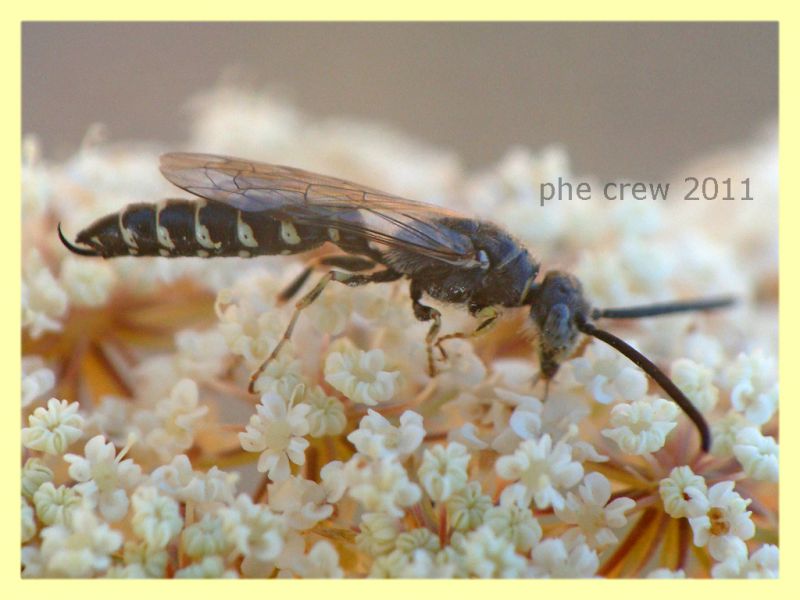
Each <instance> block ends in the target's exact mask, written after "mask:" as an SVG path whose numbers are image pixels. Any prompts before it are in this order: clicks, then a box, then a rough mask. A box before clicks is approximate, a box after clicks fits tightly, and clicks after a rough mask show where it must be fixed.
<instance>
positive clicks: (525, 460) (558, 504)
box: [495, 434, 583, 508]
mask: <svg viewBox="0 0 800 600" xmlns="http://www.w3.org/2000/svg"><path fill="white" fill-rule="evenodd" d="M495 470H496V471H497V474H498V475H500V477H502V478H503V479H510V480H514V481H516V480H519V483H517V484H514V485H511V486H509V487H508V488H506V489H505V490H504V491H503V494H504V495H505V494H516V493H519V492H521V493H522V497H523V498H524V500H523V501H524V503H525V504H526V505H527V504H529V503H530V501H531V499H533V501H534V502H535V504H536V506H537V507H538V508H548V507H550V506H552V507H554V508H562V507H563V506H564V496H563V495H562V494H561V492H560V491H559V490H562V489H566V488H570V487H572V486H573V485H575V484H576V483H578V482H579V481H580V480H581V477H583V467H582V466H581V464H580V463H578V462H575V461H573V460H572V449H571V448H570V446H569V444H567V443H566V442H564V441H563V440H562V441H559V442H557V443H556V445H555V447H554V446H553V442H552V440H551V439H550V435H549V434H544V435H543V436H542V437H541V438H539V439H538V440H525V441H524V442H522V443H521V444H520V445H519V447H518V448H517V449H516V450H515V451H514V454H512V455H509V456H501V457H500V458H499V459H497V462H496V463H495Z"/></svg>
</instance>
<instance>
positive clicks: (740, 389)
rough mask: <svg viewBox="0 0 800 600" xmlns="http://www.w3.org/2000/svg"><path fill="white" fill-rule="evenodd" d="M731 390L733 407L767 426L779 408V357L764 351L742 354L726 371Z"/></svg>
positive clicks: (754, 423)
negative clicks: (776, 360) (777, 361)
mask: <svg viewBox="0 0 800 600" xmlns="http://www.w3.org/2000/svg"><path fill="white" fill-rule="evenodd" d="M725 383H726V384H727V386H728V388H729V389H730V390H731V406H733V408H735V409H736V410H738V411H739V412H741V413H743V414H744V416H745V417H746V418H747V420H748V421H750V423H752V424H753V425H763V424H764V423H766V422H767V421H769V420H770V419H771V418H772V415H773V414H775V411H776V410H777V408H778V382H777V375H776V364H775V359H774V358H772V357H768V356H766V355H765V354H764V352H762V351H761V350H756V351H755V352H752V353H751V354H740V355H739V356H738V357H737V358H736V363H735V364H733V365H731V367H730V368H728V370H727V371H726V372H725Z"/></svg>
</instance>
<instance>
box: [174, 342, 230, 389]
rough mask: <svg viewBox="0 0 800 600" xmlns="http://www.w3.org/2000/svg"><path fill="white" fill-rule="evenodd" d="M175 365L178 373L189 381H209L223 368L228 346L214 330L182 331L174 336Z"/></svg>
mask: <svg viewBox="0 0 800 600" xmlns="http://www.w3.org/2000/svg"><path fill="white" fill-rule="evenodd" d="M175 348H176V350H177V352H176V353H175V363H176V367H177V370H178V372H179V373H180V374H181V375H183V376H184V377H189V378H190V379H196V380H203V379H211V378H213V377H215V376H217V375H219V374H220V373H221V372H222V370H223V369H224V368H225V360H224V359H225V357H227V356H228V346H227V344H226V343H225V337H224V336H223V335H222V334H221V333H220V332H219V331H217V330H216V329H209V330H207V331H194V330H191V329H184V330H182V331H179V332H178V333H177V334H175Z"/></svg>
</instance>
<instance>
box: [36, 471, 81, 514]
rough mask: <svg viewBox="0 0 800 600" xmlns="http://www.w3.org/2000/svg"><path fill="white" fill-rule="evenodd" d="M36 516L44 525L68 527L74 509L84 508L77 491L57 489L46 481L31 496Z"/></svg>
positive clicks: (66, 488) (68, 488)
mask: <svg viewBox="0 0 800 600" xmlns="http://www.w3.org/2000/svg"><path fill="white" fill-rule="evenodd" d="M33 504H34V505H35V506H36V515H37V516H38V517H39V520H40V521H41V522H42V523H44V524H45V525H55V524H59V525H69V524H70V519H71V518H72V515H73V514H74V512H75V510H76V509H79V508H83V507H85V504H86V503H85V500H84V498H83V496H81V495H80V493H79V492H78V490H76V489H75V488H70V487H67V486H65V485H60V486H58V487H56V486H54V485H53V484H52V483H51V482H49V481H47V482H45V483H43V484H42V485H41V486H39V489H38V490H36V493H35V494H34V495H33Z"/></svg>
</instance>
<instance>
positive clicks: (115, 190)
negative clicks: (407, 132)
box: [20, 88, 779, 578]
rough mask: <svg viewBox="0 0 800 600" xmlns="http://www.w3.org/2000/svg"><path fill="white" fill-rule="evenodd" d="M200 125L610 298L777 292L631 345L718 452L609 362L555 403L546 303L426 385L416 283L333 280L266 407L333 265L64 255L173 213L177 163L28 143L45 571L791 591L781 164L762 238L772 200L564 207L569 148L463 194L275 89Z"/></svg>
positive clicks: (30, 571)
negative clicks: (78, 242) (781, 429)
mask: <svg viewBox="0 0 800 600" xmlns="http://www.w3.org/2000/svg"><path fill="white" fill-rule="evenodd" d="M195 110H196V114H195V119H194V126H193V133H192V136H191V139H189V140H188V141H187V144H186V145H187V146H189V147H196V148H203V149H207V150H209V151H216V152H227V153H230V154H235V155H244V156H248V155H251V156H252V158H254V159H266V160H275V161H276V162H280V163H285V164H297V165H299V166H303V167H305V168H310V169H313V170H316V171H319V172H322V173H330V174H332V175H337V176H340V177H345V178H349V179H353V180H355V181H360V182H363V183H364V184H367V185H371V186H375V187H377V188H382V189H387V190H389V191H392V192H394V193H398V194H401V195H405V196H409V197H412V198H417V199H420V200H424V201H428V202H433V203H440V204H444V205H448V206H451V207H452V208H454V209H456V210H460V211H465V212H466V211H467V210H471V211H473V212H475V213H476V214H478V215H483V216H485V217H487V218H491V219H492V220H494V221H496V222H497V223H499V224H500V225H503V226H505V227H507V228H508V229H509V231H511V232H512V233H513V234H514V235H516V236H518V237H519V239H520V241H521V242H522V243H524V244H526V245H528V246H529V247H530V248H531V249H535V251H536V254H537V256H538V258H539V259H541V260H542V261H543V263H549V262H552V259H554V258H558V261H559V263H560V264H562V265H567V266H568V267H570V268H572V270H573V271H574V272H576V274H578V275H579V276H580V278H581V280H582V281H583V284H584V288H585V291H586V293H587V295H588V296H589V298H590V300H591V302H592V303H593V304H594V305H596V306H611V305H630V304H635V303H646V302H655V301H666V300H668V299H671V298H686V297H700V296H709V295H719V294H721V293H728V292H733V293H739V294H740V295H741V296H742V298H757V299H754V300H752V301H747V302H742V303H741V305H740V306H739V307H737V308H736V309H735V310H734V311H731V312H727V313H726V312H720V313H718V314H715V315H708V314H704V313H696V314H685V315H680V316H673V317H664V318H662V319H652V320H642V321H641V322H639V321H636V322H630V323H627V324H626V323H620V324H619V327H620V329H621V332H620V335H622V336H624V337H625V339H627V340H631V341H632V342H633V344H634V345H635V346H636V347H637V348H639V349H640V350H641V351H642V352H643V353H645V354H647V355H648V356H649V357H651V358H652V360H653V361H654V362H656V363H657V364H658V365H659V366H660V367H661V368H662V369H664V371H665V372H667V373H669V374H670V376H671V378H672V379H673V380H674V382H675V383H676V385H677V386H678V387H679V388H680V389H681V390H683V392H684V393H685V394H686V396H687V397H688V398H690V400H691V401H692V402H693V403H694V404H695V405H696V407H697V408H698V409H699V410H700V411H701V412H702V413H703V414H704V415H705V418H706V419H707V420H708V422H709V423H710V425H711V435H712V442H713V443H712V447H711V451H710V453H703V452H702V451H700V449H699V448H698V443H697V441H696V431H695V429H694V428H693V426H692V424H691V423H690V422H689V420H688V419H687V418H686V417H685V415H683V413H682V412H681V411H680V409H679V408H678V406H677V405H676V404H675V403H673V402H672V401H671V400H669V399H668V398H667V397H666V396H665V392H664V391H663V390H660V389H659V388H658V387H657V386H656V385H655V384H654V383H653V382H652V381H650V379H649V378H648V377H647V376H646V375H645V373H644V372H643V371H642V370H641V369H640V368H639V367H638V366H636V365H634V364H633V363H631V362H630V361H628V360H627V359H626V358H625V357H624V356H622V355H620V354H619V353H617V352H616V351H615V350H613V349H612V348H611V347H609V346H607V345H606V344H604V343H603V342H602V341H600V340H593V341H590V342H587V343H582V344H581V345H580V346H579V348H578V351H577V352H576V354H575V355H574V356H572V357H569V358H568V359H566V360H564V361H563V364H562V365H561V369H560V371H559V373H558V375H557V376H556V377H555V378H554V379H552V380H550V381H548V382H543V381H541V376H540V374H539V372H538V367H537V362H536V350H535V346H532V345H531V344H530V341H529V340H527V339H526V338H525V337H524V336H521V335H519V332H520V331H521V330H524V329H525V324H524V322H527V321H528V317H527V311H525V313H526V314H524V315H518V314H515V312H514V311H513V310H509V311H508V314H505V315H503V318H502V319H499V320H498V322H497V324H496V325H495V326H494V328H493V329H492V330H491V331H489V332H487V333H485V334H483V335H481V336H479V337H475V338H470V339H449V340H447V341H446V342H445V343H444V345H443V347H442V352H439V349H436V352H435V353H434V360H435V366H436V367H437V370H438V375H436V376H435V377H430V376H429V375H428V373H427V366H428V356H427V353H426V348H425V336H426V334H427V332H428V328H429V326H430V323H421V322H419V321H418V320H417V319H416V318H415V316H414V313H413V311H412V310H411V307H410V305H409V301H408V290H407V283H406V282H403V281H400V282H394V283H387V284H381V285H374V284H373V285H370V286H363V287H358V288H355V289H351V288H349V287H347V286H344V285H341V284H340V283H338V282H336V281H333V282H331V283H330V284H329V285H328V286H327V287H325V289H324V291H323V292H322V293H321V295H320V296H319V298H318V299H317V300H316V301H315V302H313V303H312V304H311V305H310V306H309V307H308V308H307V310H303V311H302V312H301V313H300V317H299V318H298V319H297V320H296V322H293V330H292V331H291V333H292V335H291V340H290V341H289V342H288V343H286V344H285V345H283V346H282V347H281V350H280V352H279V353H278V354H277V356H276V357H275V359H274V360H273V361H272V362H270V363H269V365H268V366H267V367H266V368H265V369H263V371H262V372H260V374H259V376H258V378H257V379H256V381H254V382H253V389H254V390H255V392H256V393H255V394H251V393H249V392H248V383H249V377H250V374H251V373H253V372H254V371H255V369H256V368H258V366H259V365H260V364H261V363H262V362H263V361H264V360H265V359H266V358H267V357H268V356H270V353H271V352H272V351H273V349H274V348H275V347H276V344H278V342H279V341H280V340H281V339H282V337H283V336H284V331H285V330H286V327H287V325H288V323H289V320H290V319H291V318H292V308H293V306H294V303H293V302H281V301H279V297H280V294H281V291H282V290H285V289H286V287H287V286H288V285H289V284H290V283H291V282H292V281H294V280H295V278H296V277H297V276H298V275H299V274H300V273H301V272H302V270H303V268H304V267H305V265H312V266H315V265H316V266H320V265H321V264H324V263H322V262H321V259H322V258H324V257H326V256H328V253H329V250H332V248H328V247H327V246H326V247H323V248H321V249H319V250H317V251H314V253H312V254H310V255H308V256H302V257H300V258H297V257H290V256H285V257H274V258H273V259H265V260H263V261H262V260H245V259H240V258H231V259H214V260H200V259H186V260H168V259H166V258H152V259H140V258H135V257H127V258H120V259H115V260H113V261H101V260H96V259H89V258H84V257H76V256H72V255H69V254H68V253H67V252H66V250H65V249H64V248H63V247H61V245H60V243H59V242H58V240H57V237H56V236H55V233H54V231H55V229H54V228H55V224H56V223H57V222H59V221H60V222H62V223H63V228H64V230H65V231H68V232H76V231H78V230H80V229H81V228H82V227H85V226H86V225H88V224H89V223H90V222H91V221H92V220H94V219H96V218H97V217H100V216H102V215H104V214H106V213H109V212H113V211H115V210H119V208H120V207H122V206H124V205H125V204H128V203H134V202H155V201H157V200H158V199H159V198H162V197H166V196H168V195H169V194H170V193H171V192H170V190H169V188H168V186H167V184H166V183H165V182H163V181H161V180H160V178H159V176H158V173H157V169H156V165H157V157H156V153H155V152H154V151H150V150H142V149H126V147H125V146H124V145H123V146H113V147H110V146H104V145H103V144H98V143H96V142H93V139H94V137H95V136H94V134H90V135H88V136H87V143H86V144H85V145H84V147H82V148H81V150H80V152H78V153H77V154H76V155H75V156H73V157H72V158H71V159H69V160H68V161H66V162H64V163H53V164H50V163H47V162H46V161H44V160H42V158H41V156H40V154H39V152H38V148H37V145H36V142H35V140H32V139H29V140H26V145H25V151H24V161H23V177H22V181H23V190H22V195H23V236H24V238H25V244H24V248H25V252H24V254H23V264H22V291H23V297H22V336H23V362H22V388H21V389H22V397H21V410H22V435H21V440H22V453H23V461H22V463H23V464H22V467H21V491H20V495H21V540H20V542H21V548H22V550H21V563H22V575H23V576H24V577H27V578H34V577H115V578H144V577H148V578H163V577H177V578H201V577H205V578H218V577H226V578H227V577H263V578H268V577H289V578H328V577H332V578H333V577H381V578H383V577H424V578H433V577H436V578H454V577H551V578H565V577H570V578H576V577H748V578H752V577H777V575H778V563H779V550H778V547H777V531H778V506H777V493H776V491H777V483H778V454H779V450H778V448H779V446H778V439H777V437H778V429H777V410H778V384H777V368H776V355H775V352H776V337H775V326H776V323H777V296H776V290H777V286H776V285H775V282H777V255H776V252H777V246H776V244H775V239H776V234H777V229H776V223H777V221H776V220H775V219H776V217H777V212H776V211H774V214H773V213H772V212H771V211H772V209H773V208H775V204H774V202H775V198H776V197H777V192H776V189H777V187H776V186H775V185H774V178H775V176H776V175H775V171H774V166H775V155H774V153H770V149H771V148H772V145H769V147H767V148H763V147H758V148H755V149H744V150H742V156H743V157H744V158H742V159H741V161H742V162H741V164H738V165H734V166H737V167H738V168H743V165H744V166H747V169H746V170H747V176H749V177H752V185H753V188H752V192H753V195H754V196H755V195H756V194H761V195H760V196H759V202H761V199H762V198H763V204H759V209H760V211H761V212H760V213H759V216H760V220H759V221H758V222H757V223H756V219H755V218H754V217H753V214H754V213H752V212H750V211H751V210H752V209H751V208H749V207H743V208H742V211H743V212H746V213H747V215H749V216H746V217H741V216H740V215H739V214H738V212H737V211H727V212H726V213H725V214H724V215H717V214H716V213H713V215H712V214H710V213H709V214H706V215H705V217H704V218H698V214H697V213H691V214H689V213H687V212H686V209H685V208H684V207H675V206H668V205H667V204H665V203H657V202H654V201H641V202H637V203H635V204H629V203H622V202H618V203H613V204H605V203H602V202H600V201H594V202H586V203H580V204H577V203H572V204H564V203H562V204H560V205H558V206H556V205H554V204H546V205H544V206H541V205H540V203H539V201H538V200H539V199H538V194H539V184H540V183H541V182H542V181H551V180H554V179H555V178H557V177H562V179H564V180H573V179H575V178H574V176H573V174H572V173H571V172H570V166H569V162H568V158H567V154H566V152H565V151H564V150H563V149H559V148H549V149H545V150H543V151H541V152H538V153H537V152H533V151H531V150H529V149H525V148H515V149H512V150H511V151H510V152H509V153H508V154H506V155H505V156H504V157H503V158H502V159H501V160H500V162H499V163H498V164H497V165H494V166H492V167H490V168H488V169H486V170H485V171H483V172H480V173H468V172H465V170H464V169H462V167H461V166H460V163H459V162H458V160H457V159H456V158H455V157H454V156H453V155H452V154H449V153H446V152H443V151H441V150H439V149H436V148H431V147H429V146H427V145H425V144H423V143H421V142H418V141H415V140H411V139H408V138H407V137H405V136H404V135H402V134H401V133H398V132H396V131H391V130H387V129H385V128H383V127H379V126H377V125H368V124H365V123H363V122H360V121H353V120H348V121H344V120H340V119H332V120H319V119H314V118H312V117H310V116H308V115H304V114H302V113H300V112H299V111H298V110H296V109H295V108H294V107H293V106H291V105H288V104H286V103H284V102H281V101H280V100H278V99H275V98H273V97H270V96H265V95H262V94H255V93H248V92H245V91H242V90H237V89H228V88H225V89H220V90H217V91H215V92H213V93H211V94H209V95H207V96H206V97H204V98H202V99H200V100H199V101H198V102H197V103H196V104H195ZM748 157H750V158H748ZM765 157H766V158H765ZM743 172H744V171H743ZM756 188H757V189H756ZM56 189H57V190H59V193H58V195H56V194H54V190H56ZM172 193H174V191H173V192H172ZM457 199H462V201H463V202H466V203H467V206H466V207H465V206H463V205H458V204H457V203H456V201H457ZM770 203H773V204H770ZM711 204H712V203H707V205H703V207H702V210H703V211H706V210H708V206H710V205H711ZM753 204H754V205H755V203H753ZM698 210H700V209H698ZM728 212H730V213H731V214H730V215H728ZM734 212H737V214H736V215H733V213H734ZM764 215H767V217H769V218H766V217H764ZM747 219H750V221H751V222H752V223H753V225H752V226H750V227H748V226H747V225H748V223H747ZM769 219H772V220H769ZM721 220H724V221H725V223H724V225H725V226H722V225H723V223H722V222H721ZM676 232H679V233H676ZM721 232H729V233H730V235H731V237H724V236H723V234H722V233H721ZM740 242H741V245H740ZM306 260H309V261H311V262H306V263H305V264H304V262H303V261H306ZM326 268H327V267H326ZM317 271H318V274H317ZM323 273H324V270H323V269H322V268H320V269H316V270H315V271H314V272H313V273H312V275H311V278H312V283H308V284H306V285H305V286H304V287H302V289H301V290H299V294H298V297H301V296H302V294H304V293H306V291H305V290H310V289H311V286H313V278H315V277H320V276H322V275H323ZM756 290H757V291H758V294H757V295H756V294H754V291H756ZM771 290H772V292H771ZM429 300H430V299H428V298H426V299H425V301H426V302H428V301H429ZM433 304H435V306H436V308H437V310H439V311H440V312H441V314H442V331H441V333H442V334H448V333H454V332H460V331H471V330H472V329H474V322H473V320H472V319H471V318H470V316H469V315H468V314H467V311H463V310H459V307H453V306H443V305H441V304H438V303H435V302H433Z"/></svg>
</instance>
